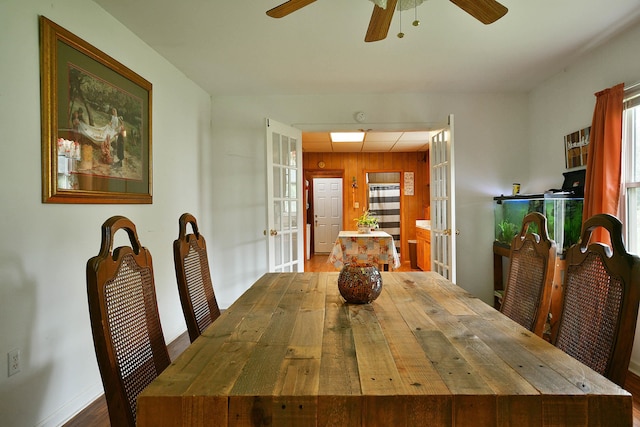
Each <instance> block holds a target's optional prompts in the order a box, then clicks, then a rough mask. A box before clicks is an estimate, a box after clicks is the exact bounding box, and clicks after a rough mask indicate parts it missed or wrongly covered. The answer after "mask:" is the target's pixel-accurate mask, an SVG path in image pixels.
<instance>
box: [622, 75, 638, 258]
mask: <svg viewBox="0 0 640 427" xmlns="http://www.w3.org/2000/svg"><path fill="white" fill-rule="evenodd" d="M622 147H623V148H622V191H621V195H622V197H621V203H622V207H621V212H623V215H624V221H623V222H624V224H625V227H626V246H627V250H628V251H629V252H633V253H634V254H640V221H638V219H639V218H640V85H634V86H633V87H631V88H629V89H626V90H625V97H624V111H623V118H622Z"/></svg>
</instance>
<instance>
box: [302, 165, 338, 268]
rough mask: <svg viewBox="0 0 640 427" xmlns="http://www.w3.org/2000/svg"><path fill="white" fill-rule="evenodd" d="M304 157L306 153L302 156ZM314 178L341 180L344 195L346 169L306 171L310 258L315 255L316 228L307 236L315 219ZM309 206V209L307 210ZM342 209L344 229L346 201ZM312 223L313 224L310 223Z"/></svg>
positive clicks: (305, 228) (305, 204)
mask: <svg viewBox="0 0 640 427" xmlns="http://www.w3.org/2000/svg"><path fill="white" fill-rule="evenodd" d="M302 155H303V156H304V153H303V154H302ZM313 178H341V179H342V193H343V194H344V169H306V170H305V171H304V179H305V180H306V181H308V182H309V191H305V192H304V193H305V196H304V197H305V200H304V206H305V222H304V224H305V227H304V230H305V231H304V233H305V236H304V238H305V241H304V243H305V247H306V243H307V239H309V245H310V256H313V255H314V254H315V230H314V227H310V228H311V233H310V235H309V236H307V224H312V225H313V218H314V206H313ZM307 206H308V208H307ZM340 209H342V228H343V229H344V201H343V205H342V206H340ZM309 221H311V222H309Z"/></svg>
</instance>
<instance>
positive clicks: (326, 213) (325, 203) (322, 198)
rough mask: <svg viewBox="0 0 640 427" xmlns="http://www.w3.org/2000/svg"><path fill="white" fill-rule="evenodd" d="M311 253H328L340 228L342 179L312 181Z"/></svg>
mask: <svg viewBox="0 0 640 427" xmlns="http://www.w3.org/2000/svg"><path fill="white" fill-rule="evenodd" d="M313 215H314V218H313V251H314V252H315V253H329V252H331V249H332V248H333V244H334V243H335V241H336V239H337V238H338V233H339V232H340V229H341V228H342V178H314V179H313Z"/></svg>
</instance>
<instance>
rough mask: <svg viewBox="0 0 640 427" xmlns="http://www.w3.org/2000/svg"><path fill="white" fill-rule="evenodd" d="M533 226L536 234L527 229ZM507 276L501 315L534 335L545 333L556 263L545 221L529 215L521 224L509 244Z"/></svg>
mask: <svg viewBox="0 0 640 427" xmlns="http://www.w3.org/2000/svg"><path fill="white" fill-rule="evenodd" d="M532 225H535V226H536V227H537V230H538V233H534V232H532V230H530V227H531V226H532ZM509 259H510V260H511V262H510V264H509V273H508V275H507V283H506V289H505V292H504V296H503V298H502V305H501V306H500V311H501V312H502V313H503V314H505V315H506V316H508V317H510V318H511V319H513V320H515V321H516V322H518V323H519V324H521V325H522V326H524V327H525V328H527V329H529V330H530V331H532V332H533V333H535V334H536V335H538V336H540V337H542V336H543V333H544V328H545V323H546V320H547V315H548V314H549V306H550V305H551V290H552V286H553V274H554V268H555V259H556V244H555V242H554V241H553V240H551V239H549V234H548V231H547V218H546V217H545V216H544V215H542V214H540V213H538V212H532V213H529V214H528V215H526V216H525V217H524V219H523V220H522V228H521V229H520V233H519V234H518V235H517V236H516V237H514V238H513V241H512V242H511V250H510V257H509Z"/></svg>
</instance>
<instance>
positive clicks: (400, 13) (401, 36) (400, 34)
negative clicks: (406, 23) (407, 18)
mask: <svg viewBox="0 0 640 427" xmlns="http://www.w3.org/2000/svg"><path fill="white" fill-rule="evenodd" d="M398 18H399V19H400V32H399V33H398V38H399V39H401V38H403V37H404V33H403V32H402V8H401V7H400V3H398Z"/></svg>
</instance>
